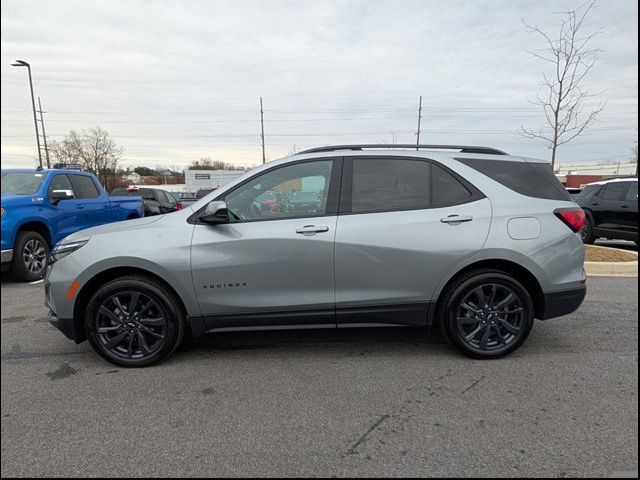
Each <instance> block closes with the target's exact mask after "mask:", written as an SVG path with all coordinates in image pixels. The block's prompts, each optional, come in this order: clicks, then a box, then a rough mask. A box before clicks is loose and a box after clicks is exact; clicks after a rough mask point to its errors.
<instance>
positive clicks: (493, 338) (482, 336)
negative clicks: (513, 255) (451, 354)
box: [439, 270, 534, 359]
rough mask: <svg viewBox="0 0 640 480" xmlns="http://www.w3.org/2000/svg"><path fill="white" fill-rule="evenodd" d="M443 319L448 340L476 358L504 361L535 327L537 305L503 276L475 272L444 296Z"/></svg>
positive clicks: (518, 286)
mask: <svg viewBox="0 0 640 480" xmlns="http://www.w3.org/2000/svg"><path fill="white" fill-rule="evenodd" d="M443 298H444V301H443V302H442V305H441V308H440V312H439V313H440V317H441V320H442V321H443V323H444V330H445V332H446V335H447V338H448V339H449V340H450V341H451V343H453V344H454V345H455V346H456V347H457V348H458V349H459V350H460V351H461V352H462V353H464V354H465V355H467V356H470V357H473V358H487V359H490V358H500V357H504V356H505V355H508V354H509V353H511V352H513V351H514V350H516V349H517V348H518V347H519V346H520V345H522V343H523V342H524V341H525V340H526V338H527V337H528V336H529V333H530V332H531V328H532V327H533V319H534V309H533V301H532V299H531V296H530V295H529V293H528V292H527V290H526V289H525V288H524V287H523V286H522V284H521V283H520V282H519V281H518V280H516V279H515V278H514V277H512V276H511V275H507V274H506V273H503V272H498V271H490V270H481V271H476V272H471V273H470V274H468V275H466V276H464V277H462V278H460V279H459V280H458V281H456V282H455V283H454V284H453V285H451V286H450V287H449V288H448V289H447V292H446V293H445V295H444V297H443Z"/></svg>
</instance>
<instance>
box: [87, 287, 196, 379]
mask: <svg viewBox="0 0 640 480" xmlns="http://www.w3.org/2000/svg"><path fill="white" fill-rule="evenodd" d="M132 305H133V308H131V306H132ZM184 324H185V319H184V313H183V310H182V307H181V305H180V302H179V301H178V299H177V298H176V297H175V295H174V294H173V293H172V292H171V291H169V289H168V288H167V287H165V286H164V285H163V284H161V283H160V282H158V281H156V280H153V279H151V278H148V277H144V276H127V277H122V278H117V279H115V280H112V281H110V282H108V283H107V284H105V285H104V286H102V287H100V288H99V289H98V290H97V291H96V292H95V293H94V294H93V296H92V297H91V299H90V300H89V304H88V306H87V310H86V315H85V320H84V327H85V333H86V335H87V339H88V340H89V343H90V344H91V346H92V347H93V349H94V350H95V351H96V352H97V353H98V354H99V355H100V356H101V357H102V358H104V359H105V360H107V361H108V362H111V363H113V364H115V365H119V366H121V367H132V368H135V367H147V366H149V365H152V364H154V363H157V362H159V361H161V360H163V359H164V358H166V357H167V356H169V355H170V354H171V353H172V352H173V351H174V350H175V349H176V348H177V347H178V345H180V343H181V342H182V337H183V335H184Z"/></svg>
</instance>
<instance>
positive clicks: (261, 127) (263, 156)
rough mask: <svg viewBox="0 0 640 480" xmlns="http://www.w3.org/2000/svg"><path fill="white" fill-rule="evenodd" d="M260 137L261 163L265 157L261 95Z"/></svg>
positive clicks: (264, 160)
mask: <svg viewBox="0 0 640 480" xmlns="http://www.w3.org/2000/svg"><path fill="white" fill-rule="evenodd" d="M260 129H261V130H260V131H261V133H260V138H261V139H262V163H263V164H264V163H266V161H267V157H266V156H265V153H264V110H263V108H262V97H260Z"/></svg>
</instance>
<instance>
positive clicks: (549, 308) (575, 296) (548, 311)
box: [539, 285, 587, 320]
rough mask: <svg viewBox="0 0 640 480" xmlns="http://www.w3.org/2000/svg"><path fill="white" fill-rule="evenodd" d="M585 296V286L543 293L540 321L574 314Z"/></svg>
mask: <svg viewBox="0 0 640 480" xmlns="http://www.w3.org/2000/svg"><path fill="white" fill-rule="evenodd" d="M586 295H587V286H586V285H583V286H581V287H579V288H572V289H571V290H562V291H559V292H552V293H545V294H544V312H542V315H540V317H539V318H540V320H548V319H550V318H556V317H561V316H563V315H568V314H570V313H573V312H575V311H576V310H577V309H578V308H579V307H580V305H582V302H583V301H584V297H585V296H586Z"/></svg>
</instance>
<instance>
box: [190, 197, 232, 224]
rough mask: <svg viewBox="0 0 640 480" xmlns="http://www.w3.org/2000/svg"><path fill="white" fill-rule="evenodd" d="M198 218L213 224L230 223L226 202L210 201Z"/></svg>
mask: <svg viewBox="0 0 640 480" xmlns="http://www.w3.org/2000/svg"><path fill="white" fill-rule="evenodd" d="M198 220H200V221H201V222H204V223H209V224H212V225H215V224H219V223H229V210H228V209H227V204H226V202H220V201H216V202H209V203H208V204H207V206H206V208H205V209H204V212H202V213H200V215H199V216H198Z"/></svg>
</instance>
